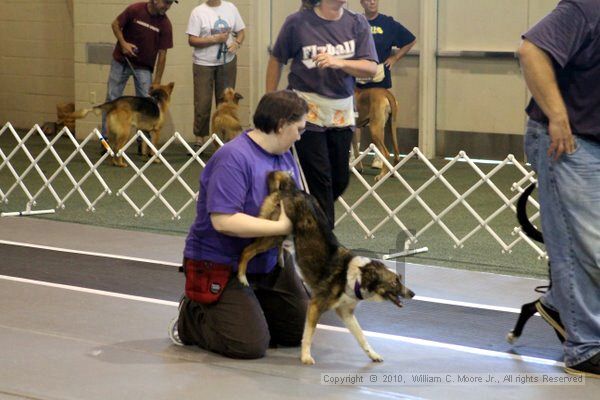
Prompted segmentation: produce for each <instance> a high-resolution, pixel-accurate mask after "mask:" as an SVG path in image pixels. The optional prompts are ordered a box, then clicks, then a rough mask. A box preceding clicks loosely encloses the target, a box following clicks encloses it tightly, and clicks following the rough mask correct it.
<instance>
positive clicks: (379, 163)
mask: <svg viewBox="0 0 600 400" xmlns="http://www.w3.org/2000/svg"><path fill="white" fill-rule="evenodd" d="M371 168H375V169H381V168H383V161H381V160H380V159H379V158H376V159H374V160H373V162H372V163H371Z"/></svg>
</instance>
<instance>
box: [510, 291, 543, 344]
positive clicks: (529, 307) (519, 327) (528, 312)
mask: <svg viewBox="0 0 600 400" xmlns="http://www.w3.org/2000/svg"><path fill="white" fill-rule="evenodd" d="M538 301H539V300H536V301H533V302H531V303H527V304H523V307H521V314H519V319H518V320H517V323H516V325H515V327H514V328H513V330H512V331H510V332H509V333H508V335H506V341H507V342H508V343H510V344H514V343H515V342H516V341H517V339H519V337H520V336H521V333H523V328H524V327H525V324H526V323H527V321H528V320H529V318H531V316H532V315H533V314H535V313H536V312H537V310H536V308H535V305H536V303H537V302H538Z"/></svg>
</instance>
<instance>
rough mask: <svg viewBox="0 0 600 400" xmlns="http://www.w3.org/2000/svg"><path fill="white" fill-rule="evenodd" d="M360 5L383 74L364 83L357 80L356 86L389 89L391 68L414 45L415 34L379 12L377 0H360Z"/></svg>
mask: <svg viewBox="0 0 600 400" xmlns="http://www.w3.org/2000/svg"><path fill="white" fill-rule="evenodd" d="M360 5H361V6H362V7H363V9H364V10H365V14H364V15H365V17H366V18H367V21H369V25H371V33H372V34H373V40H374V41H375V49H376V50H377V57H378V58H379V62H380V68H382V69H383V72H384V74H385V76H384V77H381V76H380V75H381V74H378V76H376V79H373V80H372V81H370V82H369V81H367V82H365V83H361V81H360V80H359V81H358V82H357V85H356V86H358V87H359V88H360V89H366V88H370V87H382V88H385V89H389V88H391V87H392V74H391V69H392V67H393V66H394V64H396V63H397V62H398V60H400V59H401V58H402V57H404V56H405V55H406V53H408V52H409V50H410V49H411V48H412V47H413V46H414V45H415V43H416V38H415V35H413V34H412V32H411V31H409V30H408V29H406V28H405V27H404V26H403V25H402V24H401V23H400V22H398V21H395V20H394V18H392V17H390V16H388V15H384V14H380V13H379V0H361V1H360ZM394 47H395V48H396V49H395V50H394ZM377 78H379V79H377ZM382 78H383V79H382Z"/></svg>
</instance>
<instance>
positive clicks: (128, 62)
mask: <svg viewBox="0 0 600 400" xmlns="http://www.w3.org/2000/svg"><path fill="white" fill-rule="evenodd" d="M123 57H124V58H125V61H127V65H129V68H131V72H132V73H133V79H134V80H136V81H137V83H138V84H141V82H140V78H139V77H138V75H137V73H136V72H135V68H133V64H131V61H129V57H125V56H123Z"/></svg>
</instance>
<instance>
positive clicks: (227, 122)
mask: <svg viewBox="0 0 600 400" xmlns="http://www.w3.org/2000/svg"><path fill="white" fill-rule="evenodd" d="M243 98H244V96H242V95H241V94H239V93H237V92H236V91H235V90H233V89H232V88H230V87H229V88H227V89H225V90H224V91H223V96H222V98H221V102H220V103H219V104H218V105H217V109H216V111H215V113H214V114H213V116H212V121H211V124H212V131H213V132H214V133H216V134H217V135H219V136H220V137H222V138H223V139H225V141H227V142H228V141H230V140H231V139H233V138H235V137H236V136H238V135H239V134H240V133H242V130H243V129H242V125H241V124H240V117H239V115H238V109H239V102H240V100H241V99H243Z"/></svg>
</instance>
